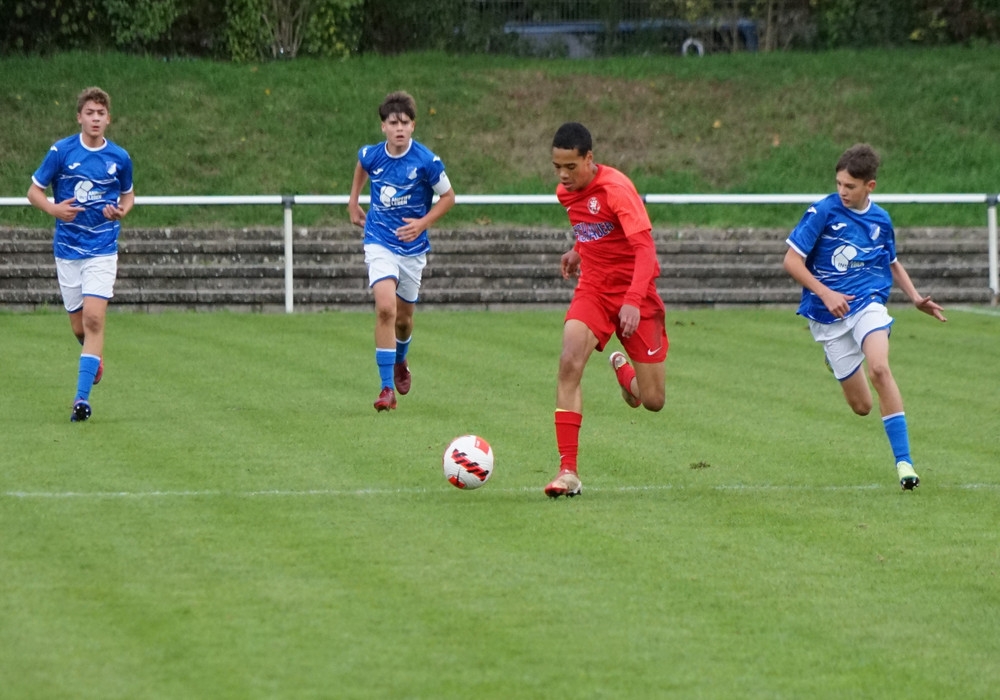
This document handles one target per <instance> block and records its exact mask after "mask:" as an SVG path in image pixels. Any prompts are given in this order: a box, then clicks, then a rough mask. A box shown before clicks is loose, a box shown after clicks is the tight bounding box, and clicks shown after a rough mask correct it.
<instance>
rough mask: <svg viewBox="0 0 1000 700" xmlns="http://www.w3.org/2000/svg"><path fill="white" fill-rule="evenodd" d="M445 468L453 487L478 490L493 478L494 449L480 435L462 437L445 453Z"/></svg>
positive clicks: (445, 474)
mask: <svg viewBox="0 0 1000 700" xmlns="http://www.w3.org/2000/svg"><path fill="white" fill-rule="evenodd" d="M443 466H444V476H445V478H446V479H447V480H448V481H449V482H450V483H451V485H452V486H454V487H456V488H460V489H478V488H479V487H480V486H482V485H483V484H485V483H486V482H487V481H489V479H490V477H491V476H493V448H491V447H490V443H488V442H486V441H485V440H483V439H482V438H481V437H479V436H478V435H462V436H461V437H457V438H455V439H454V440H452V441H451V444H450V445H448V449H446V450H445V451H444V460H443Z"/></svg>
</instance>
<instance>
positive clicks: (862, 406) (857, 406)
mask: <svg viewBox="0 0 1000 700" xmlns="http://www.w3.org/2000/svg"><path fill="white" fill-rule="evenodd" d="M851 410H852V411H854V412H855V413H857V414H858V415H859V416H867V415H868V414H869V413H871V412H872V403H871V402H870V401H868V402H865V403H852V404H851Z"/></svg>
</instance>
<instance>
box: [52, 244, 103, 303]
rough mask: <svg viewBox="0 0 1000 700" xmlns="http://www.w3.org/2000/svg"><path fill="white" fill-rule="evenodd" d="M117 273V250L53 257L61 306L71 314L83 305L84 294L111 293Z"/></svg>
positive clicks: (100, 295) (96, 295) (98, 295)
mask: <svg viewBox="0 0 1000 700" xmlns="http://www.w3.org/2000/svg"><path fill="white" fill-rule="evenodd" d="M117 274H118V254H117V253H115V254H114V255H100V256H98V257H96V258H83V259H82V260H66V259H65V258H56V275H57V276H58V278H59V291H61V292H62V298H63V306H65V307H66V311H68V312H69V313H71V314H72V313H76V312H77V311H79V310H80V309H82V308H83V298H84V297H100V298H101V299H110V298H111V297H113V296H114V295H115V277H116V276H117Z"/></svg>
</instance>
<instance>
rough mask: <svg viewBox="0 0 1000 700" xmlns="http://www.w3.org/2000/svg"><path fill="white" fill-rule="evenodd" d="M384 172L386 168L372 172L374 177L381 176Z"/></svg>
mask: <svg viewBox="0 0 1000 700" xmlns="http://www.w3.org/2000/svg"><path fill="white" fill-rule="evenodd" d="M383 170H385V168H375V169H374V170H372V175H381V174H382V171H383Z"/></svg>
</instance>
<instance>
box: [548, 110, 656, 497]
mask: <svg viewBox="0 0 1000 700" xmlns="http://www.w3.org/2000/svg"><path fill="white" fill-rule="evenodd" d="M552 164H553V165H554V166H555V169H556V174H557V175H558V177H559V184H558V185H557V186H556V195H557V196H558V198H559V202H560V203H561V204H562V205H563V206H564V207H565V208H566V213H567V214H568V215H569V221H570V224H571V225H572V227H573V235H574V238H575V239H576V240H575V243H574V245H573V248H572V249H571V250H569V251H567V252H566V253H564V254H563V256H562V260H561V268H562V275H563V277H564V278H566V279H569V278H571V277H573V276H576V277H577V278H578V282H577V285H576V289H575V290H574V292H573V299H572V301H571V302H570V305H569V310H568V311H567V312H566V319H565V324H564V325H563V343H562V354H561V355H560V357H559V378H558V384H557V387H556V411H555V429H556V444H557V446H558V448H559V473H558V474H557V475H556V478H555V479H553V480H552V482H551V483H549V484H548V486H546V487H545V494H546V495H547V496H550V497H552V498H558V497H559V496H568V497H572V496H576V495H579V494H580V492H581V484H580V477H579V475H578V473H577V454H578V451H579V442H580V441H579V436H580V426H581V424H582V422H583V414H582V411H583V396H582V391H581V388H580V380H581V379H582V377H583V370H584V368H585V367H586V365H587V360H589V359H590V355H591V353H593V352H594V350H598V351H603V350H604V348H605V346H606V345H607V342H608V340H610V338H611V336H612V335H616V336H617V337H618V339H619V341H621V344H622V346H623V347H624V349H625V352H626V353H628V358H626V357H625V355H624V354H622V353H621V352H613V353H611V355H610V356H609V358H608V360H609V361H610V364H611V367H612V369H613V370H614V371H615V376H616V377H617V379H618V384H619V385H620V386H621V388H622V397H623V398H624V399H625V401H626V403H628V405H629V406H631V407H633V408H636V407H638V406H640V405H641V406H644V407H645V408H646V409H647V410H650V411H659V410H660V409H661V408H663V403H664V395H665V368H664V360H665V359H666V356H667V345H668V343H667V333H666V326H665V315H666V314H665V309H664V305H663V300H662V299H661V298H660V295H659V293H658V292H657V291H656V278H657V277H658V276H659V274H660V264H659V261H658V260H657V257H656V246H655V245H654V243H653V237H652V228H653V227H652V224H651V223H650V221H649V215H648V213H647V212H646V207H645V205H644V204H643V202H642V199H641V198H640V197H639V193H638V192H636V189H635V185H633V184H632V181H631V180H629V179H628V177H626V176H625V175H624V174H622V173H621V172H619V171H618V170H615V169H614V168H612V167H610V166H607V165H598V164H597V163H595V162H594V153H593V141H592V138H591V135H590V132H589V131H588V130H587V128H586V127H584V126H583V125H582V124H578V123H575V122H570V123H566V124H563V125H562V126H561V127H559V129H558V131H556V134H555V137H554V138H553V140H552ZM629 359H631V360H632V362H633V363H634V366H633V364H631V363H629V361H628V360H629Z"/></svg>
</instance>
